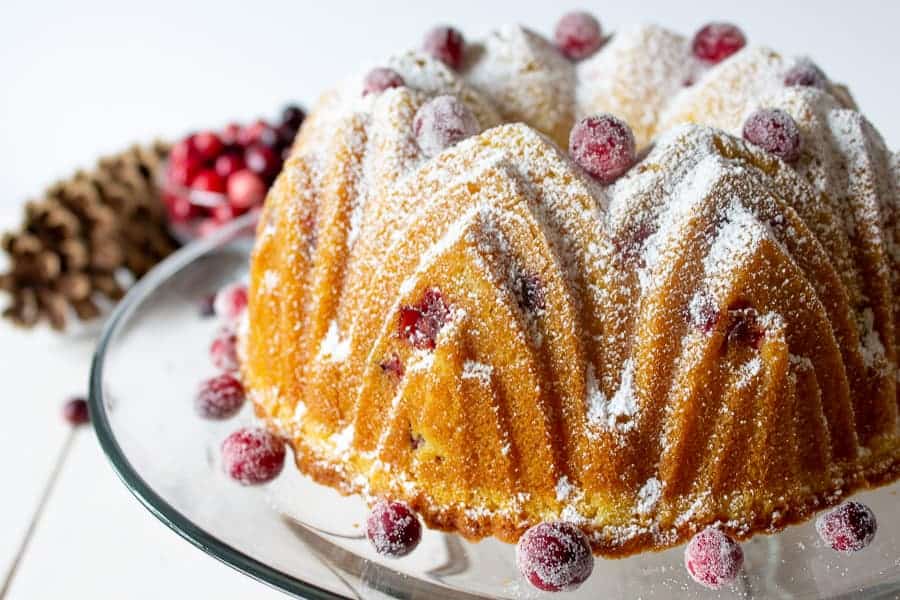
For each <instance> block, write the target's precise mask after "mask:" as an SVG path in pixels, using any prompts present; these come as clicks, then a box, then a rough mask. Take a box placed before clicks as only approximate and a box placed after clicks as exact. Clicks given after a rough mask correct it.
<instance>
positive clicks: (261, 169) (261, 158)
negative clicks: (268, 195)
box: [244, 134, 281, 179]
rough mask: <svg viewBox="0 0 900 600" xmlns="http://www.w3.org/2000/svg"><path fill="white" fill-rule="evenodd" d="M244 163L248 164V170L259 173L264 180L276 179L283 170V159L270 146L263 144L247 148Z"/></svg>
mask: <svg viewBox="0 0 900 600" xmlns="http://www.w3.org/2000/svg"><path fill="white" fill-rule="evenodd" d="M276 135H277V134H276ZM244 162H246V163H247V168H248V169H250V170H251V171H253V172H254V173H258V174H259V175H260V176H261V177H262V178H263V179H271V178H272V177H275V175H277V174H278V170H279V169H281V157H280V156H279V155H278V153H277V152H275V150H274V149H272V148H271V147H270V146H264V145H263V144H262V143H259V144H255V145H253V146H250V147H249V148H247V151H246V152H245V153H244Z"/></svg>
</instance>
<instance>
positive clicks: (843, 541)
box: [816, 501, 878, 554]
mask: <svg viewBox="0 0 900 600" xmlns="http://www.w3.org/2000/svg"><path fill="white" fill-rule="evenodd" d="M877 529H878V523H877V522H876V520H875V513H873V512H872V509H871V508H869V507H868V506H866V505H865V504H862V503H861V502H853V501H851V502H845V503H844V504H841V505H840V506H838V507H837V508H835V509H834V510H831V511H829V512H827V513H825V514H823V515H820V516H819V518H818V519H816V531H818V532H819V537H820V538H822V541H823V542H825V543H826V544H828V546H829V547H831V548H832V549H833V550H837V551H838V552H843V553H844V554H851V553H853V552H858V551H859V550H862V549H863V548H865V547H866V546H868V545H869V544H871V543H872V540H873V539H874V538H875V532H876V531H877Z"/></svg>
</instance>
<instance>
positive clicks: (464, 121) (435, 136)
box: [413, 96, 478, 157]
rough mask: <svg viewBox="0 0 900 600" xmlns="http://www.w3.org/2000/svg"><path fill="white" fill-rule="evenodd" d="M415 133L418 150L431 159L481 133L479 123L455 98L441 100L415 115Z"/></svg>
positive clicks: (447, 97)
mask: <svg viewBox="0 0 900 600" xmlns="http://www.w3.org/2000/svg"><path fill="white" fill-rule="evenodd" d="M413 133H414V134H415V136H416V142H417V143H418V144H419V148H421V149H422V152H423V153H425V156H429V157H431V156H436V155H438V154H440V153H441V151H443V150H444V149H445V148H449V147H450V146H452V145H454V144H456V143H457V142H459V141H462V140H464V139H466V138H467V137H470V136H473V135H475V134H476V133H478V120H477V119H476V118H475V115H473V114H472V111H471V110H469V107H468V106H466V105H465V104H463V103H462V102H460V101H459V100H458V99H457V98H456V97H455V96H438V97H437V98H433V99H431V100H430V101H428V102H426V103H425V104H423V105H422V107H421V108H420V109H419V111H418V112H417V113H416V117H415V119H413Z"/></svg>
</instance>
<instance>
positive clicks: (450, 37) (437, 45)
mask: <svg viewBox="0 0 900 600" xmlns="http://www.w3.org/2000/svg"><path fill="white" fill-rule="evenodd" d="M465 45H466V42H465V40H464V39H463V35H462V33H460V32H459V30H457V29H454V28H453V27H449V26H446V25H441V26H438V27H435V28H433V29H432V30H431V31H429V32H428V33H427V34H425V41H424V42H423V43H422V50H424V51H425V52H427V53H428V54H430V55H431V56H433V57H435V58H436V59H438V60H440V61H442V62H443V63H444V64H446V65H447V66H448V67H450V68H451V69H457V70H458V69H459V68H460V67H461V66H462V63H463V54H464V51H465Z"/></svg>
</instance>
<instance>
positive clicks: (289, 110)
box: [281, 104, 306, 131]
mask: <svg viewBox="0 0 900 600" xmlns="http://www.w3.org/2000/svg"><path fill="white" fill-rule="evenodd" d="M304 119H306V111H305V110H303V109H302V108H300V107H299V106H297V105H296V104H289V105H287V106H285V107H284V109H283V110H282V111H281V122H282V123H287V124H288V125H290V126H291V127H293V128H294V130H295V131H296V130H298V129H300V126H301V125H303V121H304Z"/></svg>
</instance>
